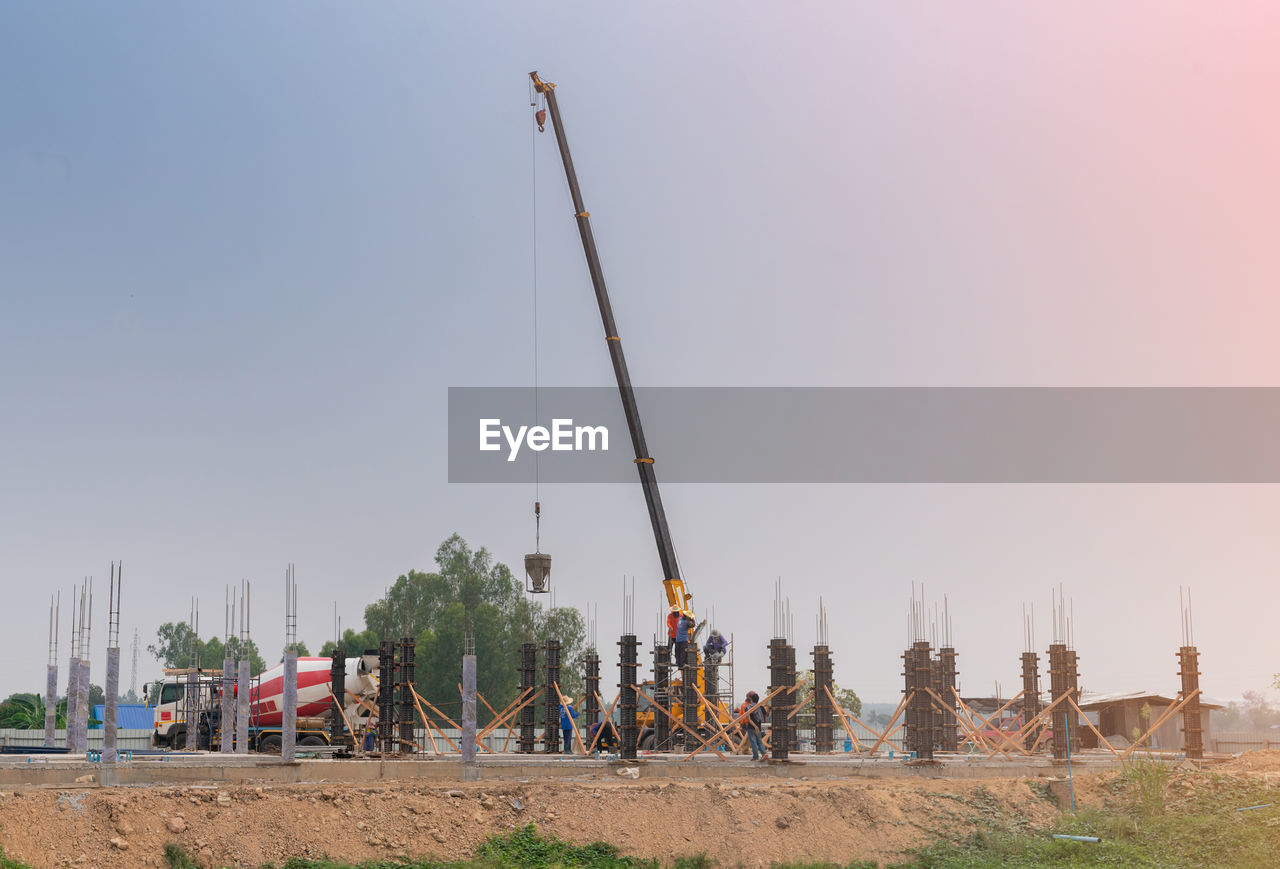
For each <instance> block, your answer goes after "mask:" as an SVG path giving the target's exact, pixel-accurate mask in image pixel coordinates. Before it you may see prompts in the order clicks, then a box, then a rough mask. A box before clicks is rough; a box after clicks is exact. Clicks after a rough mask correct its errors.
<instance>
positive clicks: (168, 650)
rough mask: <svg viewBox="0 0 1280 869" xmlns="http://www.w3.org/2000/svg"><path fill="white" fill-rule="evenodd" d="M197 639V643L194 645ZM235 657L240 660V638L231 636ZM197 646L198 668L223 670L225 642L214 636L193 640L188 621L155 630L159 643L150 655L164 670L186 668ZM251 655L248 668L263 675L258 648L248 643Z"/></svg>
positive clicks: (262, 662)
mask: <svg viewBox="0 0 1280 869" xmlns="http://www.w3.org/2000/svg"><path fill="white" fill-rule="evenodd" d="M193 639H194V643H193ZM227 645H229V646H230V647H231V652H232V655H233V656H236V657H238V652H239V649H240V638H239V637H232V638H231V641H230V642H229V643H228V644H227ZM193 647H194V650H195V659H196V662H197V663H196V666H199V667H202V668H204V669H209V670H218V669H221V667H222V663H223V659H224V657H225V655H224V652H225V651H226V648H225V647H224V646H223V643H222V640H221V639H219V638H218V637H211V638H209V639H208V640H201V639H199V638H198V637H196V638H193V637H192V631H191V626H190V625H188V624H187V623H186V622H165V623H164V624H162V625H161V626H160V628H159V630H157V631H156V642H155V643H153V644H151V645H149V646H147V652H149V653H150V654H151V655H152V656H154V657H155V659H156V660H157V661H159V662H160V664H161V666H163V667H164V668H165V669H186V668H187V667H190V666H192V664H191V651H192V649H193ZM245 648H246V649H247V652H248V656H249V669H250V671H251V672H253V673H261V672H262V671H263V670H265V669H266V666H267V665H266V662H265V661H263V660H262V655H261V653H259V651H258V646H257V644H255V643H254V642H253V640H249V642H248V645H247V646H246V647H245Z"/></svg>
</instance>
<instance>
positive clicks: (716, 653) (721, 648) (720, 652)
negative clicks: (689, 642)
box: [702, 628, 729, 664]
mask: <svg viewBox="0 0 1280 869" xmlns="http://www.w3.org/2000/svg"><path fill="white" fill-rule="evenodd" d="M728 648H729V643H728V641H727V640H725V638H724V634H722V633H720V630H719V629H718V628H712V629H711V636H710V638H708V639H707V644H706V645H705V646H703V647H702V657H703V659H704V660H705V661H706V662H707V663H708V664H719V663H720V661H721V659H723V658H724V653H725V650H727V649H728Z"/></svg>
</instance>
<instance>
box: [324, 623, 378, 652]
mask: <svg viewBox="0 0 1280 869" xmlns="http://www.w3.org/2000/svg"><path fill="white" fill-rule="evenodd" d="M337 648H338V644H337V643H335V642H334V641H333V640H325V643H324V645H323V646H321V647H320V657H322V658H331V657H333V652H334V650H335V649H337ZM377 651H378V635H377V634H375V633H374V632H373V631H370V630H364V631H360V632H359V633H357V632H356V631H354V630H352V629H351V628H347V629H346V630H345V631H343V632H342V652H343V654H345V655H346V656H347V657H348V658H358V657H360V656H361V655H363V654H364V653H365V652H373V653H374V654H377Z"/></svg>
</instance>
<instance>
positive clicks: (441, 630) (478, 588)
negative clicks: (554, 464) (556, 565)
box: [41, 534, 586, 726]
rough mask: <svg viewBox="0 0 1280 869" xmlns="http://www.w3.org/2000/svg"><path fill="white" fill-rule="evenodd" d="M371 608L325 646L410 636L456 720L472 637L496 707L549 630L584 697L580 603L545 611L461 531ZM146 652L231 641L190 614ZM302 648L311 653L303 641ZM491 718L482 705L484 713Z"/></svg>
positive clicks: (348, 648)
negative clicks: (202, 631) (195, 628)
mask: <svg viewBox="0 0 1280 869" xmlns="http://www.w3.org/2000/svg"><path fill="white" fill-rule="evenodd" d="M363 615H364V626H363V627H362V628H361V629H360V630H355V629H352V628H348V629H346V630H345V631H343V634H342V639H341V643H338V642H335V641H334V640H328V641H327V642H325V643H324V645H323V646H321V647H320V651H319V653H318V654H319V655H320V656H321V657H331V656H332V655H333V653H334V651H335V650H336V649H337V648H338V647H339V646H341V648H342V651H343V653H344V655H345V656H346V657H355V656H359V655H361V654H363V653H364V652H366V651H370V650H373V651H376V650H377V648H378V645H379V643H380V642H381V641H382V640H384V639H386V640H394V641H396V642H399V641H400V640H401V639H402V638H404V637H412V638H413V639H414V641H415V643H416V646H415V653H414V666H415V670H414V676H415V679H414V687H415V688H416V690H417V692H418V693H419V694H421V695H422V696H423V697H424V698H426V699H427V700H429V701H430V702H431V703H432V704H433V705H435V706H437V707H439V708H440V709H441V710H443V711H445V712H446V713H448V714H449V715H450V716H451V717H454V718H455V719H456V714H455V713H456V712H457V709H458V707H459V706H460V705H461V700H460V697H459V693H458V686H459V684H460V682H461V679H462V655H463V653H464V649H465V647H466V639H467V638H468V637H470V638H471V639H472V640H473V642H474V649H475V655H476V686H477V689H478V690H479V692H480V693H481V694H482V695H483V696H484V699H485V700H486V701H487V702H488V703H489V705H490V706H492V707H493V708H494V709H498V710H500V709H502V708H503V707H505V706H506V705H507V704H508V703H510V702H511V701H512V700H514V699H515V697H516V695H517V694H518V693H519V679H518V676H517V665H518V662H519V653H520V646H521V644H523V643H526V642H529V643H537V644H539V645H541V644H543V643H545V642H546V640H547V639H548V638H554V639H558V640H559V641H560V644H561V652H560V659H561V668H562V669H561V675H560V690H561V691H563V692H564V694H565V695H566V696H571V695H572V696H576V695H577V693H579V692H581V690H582V685H583V672H582V670H583V658H584V656H585V654H586V626H585V623H584V621H583V618H582V614H581V613H580V612H579V611H578V610H577V609H575V608H572V607H557V608H556V609H554V610H552V609H546V608H544V607H543V606H542V604H541V603H540V602H538V601H537V600H531V599H530V598H529V597H528V596H527V595H526V594H525V592H524V583H523V582H522V581H521V580H519V579H517V578H516V576H515V575H514V574H513V573H512V571H511V569H510V568H509V567H507V565H505V564H503V563H501V562H498V561H495V560H494V559H493V556H492V555H491V554H490V553H489V551H488V550H487V549H484V548H483V547H482V548H480V549H472V548H471V547H470V546H469V545H468V544H467V542H466V541H465V540H463V539H462V537H460V536H459V535H457V534H454V535H452V536H451V537H449V539H447V540H445V541H444V542H443V543H441V544H440V546H439V547H438V548H437V549H436V554H435V570H433V571H419V570H410V571H409V572H408V573H405V574H402V575H400V576H399V577H397V578H396V580H395V582H394V583H392V585H391V586H390V588H389V589H387V592H386V593H385V594H384V595H382V596H381V597H379V598H378V599H377V600H374V601H372V602H371V603H369V604H368V605H367V606H366V607H365V609H364V614H363ZM231 646H232V651H233V652H238V651H239V639H238V638H234V637H233V638H232V640H231ZM147 651H148V652H149V653H151V654H152V655H153V656H154V657H155V658H156V660H157V661H159V662H160V663H161V664H162V665H163V666H164V667H166V668H187V667H191V666H199V667H203V668H205V669H215V670H216V669H220V668H221V667H222V661H223V653H224V651H225V646H224V645H223V641H222V640H221V639H220V638H218V637H211V638H209V639H208V640H201V639H200V638H199V637H194V636H193V635H192V630H191V626H190V625H188V624H187V623H186V622H166V623H165V624H163V625H161V626H160V629H159V630H158V631H157V633H156V641H155V643H153V644H151V645H148V646H147ZM297 652H298V654H299V655H302V656H306V655H308V654H310V653H309V652H308V650H307V645H306V644H305V643H301V642H300V643H298V645H297ZM246 653H247V654H248V656H249V660H250V671H251V672H252V673H253V674H255V675H256V674H258V673H260V672H262V671H263V670H264V669H266V667H267V665H266V663H265V661H264V659H263V657H262V654H261V653H260V651H259V650H258V647H257V645H256V644H255V643H254V642H253V641H252V640H250V641H249V643H248V645H247V646H246ZM541 659H542V656H541V654H540V655H539V660H540V661H541ZM193 661H194V662H195V663H194V664H193V663H192V662H193ZM539 681H541V673H539ZM488 717H489V716H488V715H487V714H485V711H484V705H483V704H481V705H480V719H481V720H482V721H483V720H486V719H487V718H488ZM42 721H43V719H42ZM41 726H43V724H42V725H41Z"/></svg>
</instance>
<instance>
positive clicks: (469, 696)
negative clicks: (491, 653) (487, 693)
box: [462, 655, 480, 781]
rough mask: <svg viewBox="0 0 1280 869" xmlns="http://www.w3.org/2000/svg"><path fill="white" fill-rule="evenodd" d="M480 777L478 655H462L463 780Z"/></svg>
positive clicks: (472, 779) (473, 779)
mask: <svg viewBox="0 0 1280 869" xmlns="http://www.w3.org/2000/svg"><path fill="white" fill-rule="evenodd" d="M478 778H480V770H479V769H478V768H477V767H476V656H475V655H463V656H462V780H463V781H475V780H476V779H478Z"/></svg>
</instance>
